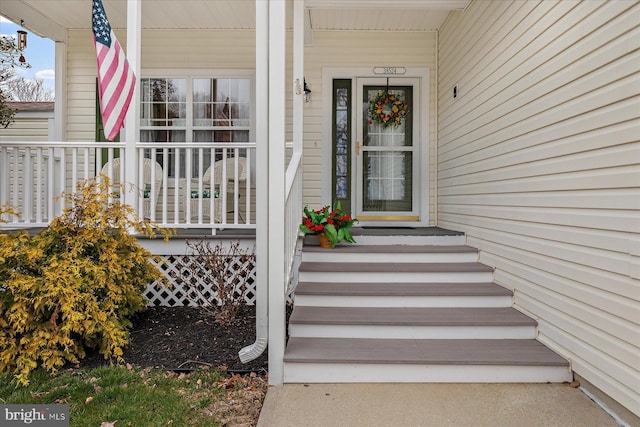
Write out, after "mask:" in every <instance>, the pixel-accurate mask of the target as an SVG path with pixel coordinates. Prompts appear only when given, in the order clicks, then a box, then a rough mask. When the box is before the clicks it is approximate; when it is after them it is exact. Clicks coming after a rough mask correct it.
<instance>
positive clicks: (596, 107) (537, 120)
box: [438, 1, 640, 415]
mask: <svg viewBox="0 0 640 427" xmlns="http://www.w3.org/2000/svg"><path fill="white" fill-rule="evenodd" d="M638 22H640V3H638V2H631V1H613V2H604V1H584V2H574V1H544V2H529V1H512V2H507V1H504V2H485V1H473V2H472V3H471V5H470V6H469V7H468V8H467V10H466V11H464V12H454V13H452V14H451V15H450V16H449V18H448V20H447V21H446V22H445V24H444V26H443V27H442V28H441V33H440V45H439V51H440V62H439V70H438V75H439V81H438V90H439V92H438V93H439V96H438V109H439V115H438V133H439V135H438V136H439V139H438V225H439V226H441V227H445V228H451V229H455V230H460V231H464V232H466V233H467V236H468V244H469V245H471V246H475V247H478V248H480V250H481V261H482V262H483V263H485V264H488V265H491V266H494V267H496V275H495V278H496V281H497V282H498V283H499V284H501V285H503V286H506V287H508V288H510V289H513V290H514V292H515V303H516V306H517V308H518V309H520V310H522V311H524V312H527V313H529V314H530V315H532V316H533V317H534V318H536V319H538V321H539V323H540V336H539V339H540V341H542V342H544V343H545V344H548V345H549V346H550V347H551V348H553V349H554V350H556V351H557V352H559V353H560V354H562V355H563V356H565V357H567V358H568V359H569V360H570V361H571V366H572V369H573V370H574V371H575V372H576V373H578V374H579V375H581V376H582V377H584V378H585V379H586V380H588V381H589V382H591V383H592V384H594V385H595V386H597V387H598V388H600V389H601V390H603V391H604V392H605V393H607V394H609V395H610V396H612V397H613V398H614V399H616V400H617V401H618V402H620V403H621V404H622V405H624V406H626V407H627V408H628V409H629V410H630V411H632V412H633V413H635V414H636V415H640V405H639V404H638V402H640V267H639V265H640V258H639V255H640V214H639V212H640V141H639V138H640V132H639V131H638V129H640V108H639V107H638V106H639V102H640V84H639V80H638V73H639V71H640V56H639V54H638V48H639V47H640V30H639V29H638ZM454 86H457V88H458V92H459V95H458V97H457V98H456V99H455V100H454V99H453V96H452V91H453V87H454Z"/></svg>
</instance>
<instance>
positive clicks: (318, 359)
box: [284, 337, 571, 383]
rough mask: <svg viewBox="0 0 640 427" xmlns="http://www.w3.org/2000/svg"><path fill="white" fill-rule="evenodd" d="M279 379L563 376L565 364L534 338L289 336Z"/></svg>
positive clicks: (441, 379)
mask: <svg viewBox="0 0 640 427" xmlns="http://www.w3.org/2000/svg"><path fill="white" fill-rule="evenodd" d="M284 360H285V367H284V372H285V382H288V383H292V382H319V383H322V382H563V381H570V380H571V372H570V371H569V364H568V362H567V361H566V360H564V359H563V358H562V357H560V356H559V355H557V354H556V353H554V352H552V351H551V350H549V349H548V348H546V347H545V346H544V345H542V344H541V343H539V342H538V341H536V340H533V339H530V340H508V339H496V340H477V339H469V340H449V339H438V340H428V339H427V340H413V339H363V338H295V337H292V338H290V339H289V343H288V345H287V349H286V352H285V357H284Z"/></svg>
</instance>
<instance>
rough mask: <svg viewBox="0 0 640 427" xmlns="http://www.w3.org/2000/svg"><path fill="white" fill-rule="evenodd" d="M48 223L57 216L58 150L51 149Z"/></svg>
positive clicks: (48, 184) (49, 158) (48, 178)
mask: <svg viewBox="0 0 640 427" xmlns="http://www.w3.org/2000/svg"><path fill="white" fill-rule="evenodd" d="M47 153H48V155H47V221H51V220H52V219H53V218H54V217H55V216H56V214H55V205H54V200H55V196H56V193H55V182H56V181H55V164H56V149H55V148H53V147H49V148H48V149H47Z"/></svg>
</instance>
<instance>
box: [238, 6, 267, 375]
mask: <svg viewBox="0 0 640 427" xmlns="http://www.w3.org/2000/svg"><path fill="white" fill-rule="evenodd" d="M268 6H269V2H266V1H262V0H256V207H257V211H258V212H268V211H269V198H268V194H269V170H268V162H269V146H268V137H267V136H268V134H269V89H268V88H269V12H268V10H269V9H268ZM268 230H269V224H268V217H267V215H257V216H256V270H257V274H256V276H257V277H256V279H257V280H256V340H255V341H254V343H253V344H251V345H248V346H246V347H244V348H243V349H241V350H240V352H239V356H240V361H241V362H242V363H247V362H250V361H252V360H254V359H256V358H258V357H259V356H260V355H261V354H262V353H264V351H265V349H266V348H267V343H268V342H269V236H268Z"/></svg>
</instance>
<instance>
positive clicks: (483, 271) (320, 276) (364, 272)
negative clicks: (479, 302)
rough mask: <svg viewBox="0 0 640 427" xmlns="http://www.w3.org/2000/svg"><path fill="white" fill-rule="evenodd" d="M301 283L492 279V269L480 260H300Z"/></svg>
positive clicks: (482, 280)
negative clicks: (373, 261)
mask: <svg viewBox="0 0 640 427" xmlns="http://www.w3.org/2000/svg"><path fill="white" fill-rule="evenodd" d="M298 272H299V280H300V281H302V282H337V281H347V282H371V283H388V282H393V281H397V282H400V281H402V282H411V283H416V282H447V283H451V282H458V283H459V282H464V283H469V282H491V281H493V268H491V267H489V266H486V265H484V264H480V263H479V262H456V263H448V262H434V263H390V262H377V263H367V262H353V263H340V262H338V263H330V264H329V263H325V262H302V263H301V264H300V267H299V269H298Z"/></svg>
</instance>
